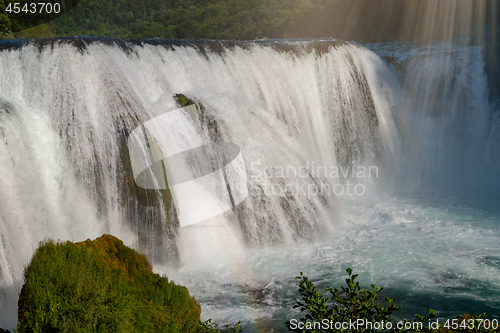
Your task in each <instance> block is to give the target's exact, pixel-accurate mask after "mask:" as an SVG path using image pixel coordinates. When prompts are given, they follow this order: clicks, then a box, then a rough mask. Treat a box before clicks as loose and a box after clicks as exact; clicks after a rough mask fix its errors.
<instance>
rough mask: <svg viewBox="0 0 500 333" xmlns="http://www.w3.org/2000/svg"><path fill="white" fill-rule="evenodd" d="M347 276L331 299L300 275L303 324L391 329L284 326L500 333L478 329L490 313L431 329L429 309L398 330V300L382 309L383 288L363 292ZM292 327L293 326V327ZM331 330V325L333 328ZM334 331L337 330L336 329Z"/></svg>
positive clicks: (463, 317)
mask: <svg viewBox="0 0 500 333" xmlns="http://www.w3.org/2000/svg"><path fill="white" fill-rule="evenodd" d="M346 271H347V274H348V277H347V278H346V279H345V281H346V283H347V287H342V288H341V290H339V289H336V288H335V289H332V288H330V287H328V288H327V289H326V290H327V291H328V292H329V293H330V297H325V296H323V295H322V294H321V292H319V291H317V290H316V286H315V285H314V283H312V282H311V281H310V280H309V279H308V278H307V276H304V275H303V273H302V272H301V273H300V275H299V276H297V277H296V278H295V279H296V280H299V293H300V296H301V298H300V299H299V300H297V299H296V300H295V303H296V305H294V308H300V312H301V313H304V312H305V317H303V318H300V321H301V322H302V323H304V324H305V325H307V324H306V323H314V322H316V323H318V322H322V321H323V320H324V319H327V320H328V323H349V322H356V321H357V320H363V321H364V322H365V323H366V322H371V323H382V322H384V323H386V324H385V326H384V327H385V328H387V327H388V325H387V323H391V325H390V326H389V327H392V329H384V330H377V329H375V327H373V328H368V327H366V326H364V327H361V328H359V329H357V330H356V329H352V328H347V329H345V328H340V329H338V330H337V329H328V330H326V329H323V328H314V325H313V324H311V325H310V328H308V327H307V326H305V329H304V328H302V329H301V328H299V327H297V328H295V326H298V325H292V323H291V322H290V321H287V322H286V323H285V325H286V326H287V328H288V330H289V331H292V332H301V333H306V332H307V333H320V332H326V331H328V332H364V333H369V332H382V331H383V332H398V333H403V332H429V333H431V332H432V333H445V332H468V333H473V332H474V333H480V332H481V333H482V332H500V328H499V329H495V330H493V329H485V328H484V326H483V327H478V323H479V322H480V321H476V320H483V319H485V318H486V317H487V315H488V314H487V313H484V314H481V315H477V316H471V315H468V314H462V315H459V316H458V317H456V318H455V319H454V322H455V323H458V329H454V327H452V325H451V323H452V321H448V322H441V323H439V326H438V327H428V324H429V323H430V322H431V321H430V320H431V319H432V318H435V317H436V316H435V312H436V311H434V310H430V311H429V314H428V315H427V317H425V318H424V316H421V315H419V314H416V315H415V317H416V318H417V320H415V321H409V320H407V319H403V321H402V322H403V324H404V323H409V324H412V325H410V326H408V327H412V330H408V329H404V328H402V329H398V327H397V323H396V322H395V321H393V319H392V317H391V316H392V314H393V313H394V312H396V311H398V310H400V308H399V307H397V306H395V305H394V302H395V300H394V299H390V298H388V297H385V302H386V304H387V305H386V306H382V305H381V304H380V303H379V302H378V299H379V298H380V297H379V293H380V292H381V291H382V290H383V288H382V287H376V286H375V285H373V284H372V285H371V287H372V290H365V289H361V287H360V286H359V282H357V281H356V278H357V277H358V275H357V274H352V269H350V268H348V269H346ZM471 320H472V322H474V323H475V325H476V326H475V327H474V329H468V328H465V326H464V327H462V328H460V326H459V325H460V324H462V325H465V324H467V325H470V323H471ZM415 323H420V324H421V325H420V326H418V325H413V324H415ZM292 326H293V327H292ZM330 327H331V326H330ZM333 328H334V327H333Z"/></svg>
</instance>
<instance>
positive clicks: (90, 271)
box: [18, 235, 201, 332]
mask: <svg viewBox="0 0 500 333" xmlns="http://www.w3.org/2000/svg"><path fill="white" fill-rule="evenodd" d="M18 305H19V308H18V314H19V326H18V331H19V332H196V331H197V327H198V326H197V324H198V321H199V319H200V313H201V309H200V306H199V304H198V303H197V302H196V301H195V300H194V298H192V297H190V296H189V293H188V290H187V288H185V287H182V286H177V285H175V284H174V283H173V282H170V281H168V279H167V278H166V277H161V276H159V275H157V274H154V273H153V272H152V270H151V265H150V263H149V262H148V260H147V258H146V256H144V255H142V254H139V253H138V252H136V251H135V250H133V249H130V248H128V247H126V246H125V245H124V244H123V242H122V241H121V240H119V239H118V238H116V237H114V236H111V235H103V236H101V237H99V238H97V239H95V240H94V241H91V240H90V239H88V240H86V241H84V242H80V243H71V242H66V243H54V242H53V241H46V242H43V243H41V244H40V246H39V248H38V249H37V251H36V252H35V254H34V256H33V258H32V260H31V262H30V264H29V266H28V267H27V268H26V269H25V284H24V286H23V288H22V290H21V295H20V297H19V303H18Z"/></svg>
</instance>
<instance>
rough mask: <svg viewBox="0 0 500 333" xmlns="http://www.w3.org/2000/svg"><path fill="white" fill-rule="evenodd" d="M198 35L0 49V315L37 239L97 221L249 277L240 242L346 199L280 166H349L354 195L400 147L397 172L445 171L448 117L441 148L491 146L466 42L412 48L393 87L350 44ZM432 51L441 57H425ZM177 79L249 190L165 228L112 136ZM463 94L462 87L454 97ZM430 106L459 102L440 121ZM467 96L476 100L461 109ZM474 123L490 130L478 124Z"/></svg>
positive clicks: (291, 232) (84, 231) (263, 241)
mask: <svg viewBox="0 0 500 333" xmlns="http://www.w3.org/2000/svg"><path fill="white" fill-rule="evenodd" d="M103 41H104V42H103ZM208 44H209V46H210V45H211V46H212V47H213V49H212V50H211V48H210V47H207V46H206V45H205V46H204V45H201V46H200V45H197V44H192V45H190V44H185V45H180V46H179V45H177V46H172V45H152V44H148V43H144V44H142V45H132V44H131V45H128V46H127V47H126V48H123V47H118V46H117V45H113V43H112V41H111V42H110V40H106V39H104V40H101V41H97V42H89V43H88V45H87V46H86V47H84V48H81V49H78V48H77V47H75V46H74V45H73V44H72V42H71V41H68V42H61V43H57V42H55V43H53V44H49V45H46V46H45V47H42V48H39V47H37V45H36V44H27V45H24V46H22V47H21V48H13V49H4V50H3V51H2V52H1V53H0V138H1V140H0V151H1V154H0V161H1V163H0V174H1V175H2V179H1V181H0V235H1V245H0V327H13V326H14V325H15V323H16V310H17V306H16V305H17V295H18V292H19V290H20V288H21V286H22V283H23V280H22V273H23V266H24V265H26V264H27V263H28V262H29V259H30V256H31V255H32V253H33V251H34V249H35V248H36V246H37V244H38V242H39V241H41V240H43V239H45V238H52V239H60V240H74V241H80V240H84V239H86V238H95V237H97V236H100V235H101V234H103V233H111V234H113V235H116V236H117V237H119V238H121V239H123V240H124V242H125V243H126V244H127V245H130V246H133V247H135V248H138V249H139V250H141V251H144V252H145V253H147V255H148V256H149V258H150V259H151V260H152V261H153V263H154V264H155V268H157V269H159V270H163V269H166V270H167V271H171V268H164V266H169V265H170V267H171V266H172V265H171V264H172V261H174V262H180V265H181V266H182V267H191V268H192V267H198V266H200V265H207V262H208V265H211V267H215V266H217V265H218V264H220V263H221V262H226V263H229V265H230V266H234V267H236V266H237V267H239V268H238V270H239V274H238V278H237V279H236V280H237V282H238V283H240V284H242V285H247V286H252V276H253V275H255V274H256V273H255V272H250V270H249V269H248V267H246V268H244V266H245V263H244V262H245V261H244V260H245V259H244V257H245V249H246V248H258V247H264V248H266V247H269V246H271V245H290V244H306V243H308V242H311V241H318V240H323V241H325V240H328V239H331V238H332V237H335V236H336V235H337V234H338V233H339V232H340V230H341V229H342V228H341V226H340V225H338V221H339V220H342V218H340V217H339V216H340V215H342V214H341V212H342V210H345V206H343V205H341V204H340V201H341V200H339V198H338V196H337V195H335V193H331V192H327V193H315V194H314V195H311V193H309V192H304V191H301V190H298V189H297V188H294V187H288V188H287V187H286V185H288V184H294V182H295V180H296V179H295V178H297V177H296V176H294V175H290V174H285V175H279V174H278V173H279V168H280V167H289V168H290V169H291V170H301V168H302V170H303V169H304V168H305V169H306V170H308V172H307V173H306V175H305V176H304V177H300V178H301V179H300V185H305V188H308V186H311V185H316V186H317V185H318V184H328V185H329V186H330V188H332V187H333V186H334V185H335V184H340V185H345V184H347V182H349V181H355V182H358V183H363V184H364V185H365V186H367V188H368V189H375V187H374V186H375V185H378V186H377V187H376V191H375V190H373V191H371V192H370V191H368V193H367V194H366V196H367V197H369V195H370V194H372V195H373V196H374V197H379V196H380V193H382V192H383V187H382V186H380V185H381V183H382V182H384V184H385V183H386V182H391V181H392V180H393V178H392V176H393V174H395V173H396V171H397V170H400V169H402V166H404V164H403V162H402V161H401V157H402V156H403V157H404V159H407V158H408V159H409V160H410V161H411V163H409V166H410V167H407V170H413V171H410V172H413V173H414V175H412V176H411V177H410V179H411V180H410V181H409V183H410V184H412V186H413V184H415V183H416V182H420V180H421V178H422V176H421V174H420V171H421V170H420V168H424V167H425V168H428V165H429V164H432V163H444V164H445V167H443V168H441V169H439V173H440V174H442V173H445V172H446V171H447V170H449V167H450V164H451V163H454V162H455V161H456V160H457V158H459V157H460V156H461V153H460V152H459V151H457V150H453V151H451V153H450V154H451V155H450V156H451V157H449V158H447V157H446V156H445V160H444V162H443V161H442V159H439V158H437V157H436V155H442V154H441V151H440V150H442V149H445V150H446V149H447V148H446V147H448V146H449V145H450V143H449V142H447V141H446V140H447V139H450V140H455V139H454V137H453V136H452V137H449V135H452V133H453V132H454V131H459V132H460V135H458V136H457V137H458V138H459V140H460V141H459V142H457V143H456V145H452V147H453V149H455V148H459V147H464V148H465V150H466V152H464V154H476V153H478V152H477V151H476V150H474V147H476V146H477V145H478V144H480V143H481V142H486V141H487V140H490V150H491V151H495V152H497V151H498V145H497V144H496V143H494V140H498V139H495V138H497V137H498V127H499V126H498V120H497V122H496V124H497V125H494V126H491V125H490V124H491V122H490V121H489V118H488V117H489V115H488V116H487V115H486V111H484V110H488V111H487V112H489V107H487V106H486V105H485V103H486V102H485V101H487V96H485V92H486V91H487V87H486V86H485V85H486V81H485V80H484V73H483V72H481V68H480V64H481V59H476V58H474V57H479V54H480V53H479V51H478V50H475V51H474V49H473V51H472V52H471V54H472V57H473V58H474V60H473V61H469V60H467V61H464V62H460V61H455V62H454V61H449V59H448V58H446V57H451V58H453V59H455V60H457V59H456V57H457V56H456V54H458V57H459V56H460V54H462V55H463V54H468V53H467V50H465V51H464V50H462V51H463V52H462V53H460V52H458V53H456V54H453V55H452V56H449V55H447V54H445V55H435V56H433V55H431V56H428V57H427V58H425V57H423V59H424V60H423V61H422V60H421V59H420V60H419V58H418V57H416V58H412V60H410V62H409V65H408V66H409V67H408V74H407V78H409V77H411V78H412V82H413V85H408V84H407V85H406V87H405V89H406V91H407V95H409V96H410V99H408V100H406V99H405V96H404V94H405V93H404V90H403V89H402V88H401V87H400V86H401V83H400V81H398V80H399V79H398V77H397V76H398V75H397V73H395V71H393V70H392V69H390V68H389V67H388V66H387V65H386V64H385V63H384V62H383V60H382V59H381V58H379V57H378V56H377V55H376V54H375V53H373V52H372V51H369V50H367V49H365V48H363V47H361V46H358V45H355V44H348V43H339V42H334V41H330V42H326V43H323V44H321V43H320V44H321V45H322V46H321V45H320V46H321V47H317V48H315V47H313V46H312V45H314V44H311V43H307V42H302V43H290V44H286V43H284V44H277V45H276V46H273V44H267V45H265V44H264V45H259V44H253V43H249V44H246V43H242V44H236V45H232V44H231V45H229V44H228V45H224V44H219V43H217V42H212V44H210V43H208ZM327 46H328V47H327ZM433 57H437V58H438V60H435V58H433ZM439 57H445V58H446V61H445V60H443V59H442V58H439ZM426 59H429V60H426ZM433 59H434V60H433ZM433 61H435V62H436V64H435V65H433ZM441 63H443V64H444V63H446V64H448V67H446V68H438V67H439V64H441ZM471 63H472V65H471ZM461 65H462V67H460V66H461ZM426 66H427V67H432V70H428V69H427V67H426ZM433 66H434V67H433ZM436 67H437V68H436ZM424 73H433V74H432V75H434V76H431V77H429V76H425V75H424ZM469 77H470V79H468V78H469ZM446 78H449V79H446ZM453 80H455V81H457V80H462V81H461V83H460V84H462V86H460V85H459V84H458V83H456V82H454V81H453ZM408 82H409V81H408ZM427 82H434V83H433V85H434V86H432V87H428V86H429V84H427ZM471 86H474V87H475V90H470V87H471ZM439 87H442V91H443V92H441V93H439V91H441V90H439V89H441V88H439ZM457 87H459V88H457ZM460 87H461V88H462V90H460ZM434 91H436V93H437V96H436V95H434V94H433V92H434ZM177 93H182V94H184V95H186V96H188V97H189V98H192V99H193V100H194V101H195V102H197V103H199V104H201V105H203V109H202V112H201V113H200V114H199V117H200V120H201V126H202V128H203V131H204V134H205V136H206V137H207V138H212V139H216V140H221V141H227V142H233V143H235V144H237V145H238V146H239V147H240V148H241V151H242V154H243V157H244V159H245V167H246V170H247V176H248V180H249V183H248V189H249V193H250V196H249V197H248V198H247V200H246V201H245V202H244V204H243V205H241V206H240V207H239V208H238V209H237V210H236V211H235V212H230V213H229V214H226V215H224V216H220V217H219V218H218V219H220V220H222V222H220V223H219V224H222V226H220V225H219V226H218V227H217V228H208V229H207V228H201V227H200V228H180V230H179V228H176V227H175V216H174V215H175V213H173V210H172V209H170V208H169V207H168V202H166V201H165V200H163V201H162V200H156V201H154V200H153V201H154V202H153V204H152V205H151V206H152V207H145V206H144V205H141V203H139V201H140V196H141V194H139V190H138V189H137V188H135V190H134V185H133V184H130V182H129V178H130V177H129V176H130V175H129V174H128V173H130V170H128V169H127V163H128V162H126V161H124V160H125V159H127V158H128V155H126V153H124V152H126V150H127V149H126V143H125V142H126V139H127V135H128V134H129V133H130V132H131V131H132V130H133V129H134V128H136V127H137V126H138V125H139V124H141V123H144V122H146V121H147V120H149V119H151V118H153V117H155V116H157V115H158V114H159V113H161V112H166V111H169V110H173V109H176V108H177V107H178V106H177V105H176V102H175V99H174V95H175V94H177ZM463 94H467V95H466V97H465V100H464V99H458V100H457V97H460V96H462V95H463ZM412 96H413V97H415V96H416V99H411V98H412ZM441 97H442V98H441ZM405 101H409V102H408V103H407V102H405ZM455 102H456V103H458V104H456V103H455ZM450 103H451V104H450ZM453 103H455V104H453ZM443 108H447V109H453V110H458V111H457V113H453V114H452V115H451V117H452V121H449V120H447V118H446V116H447V115H448V114H447V113H444V114H441V113H440V110H441V109H443ZM471 108H472V109H474V110H478V111H480V112H479V115H478V114H476V113H474V115H470V114H469V113H467V112H468V110H469V109H471ZM483 111H484V112H483ZM429 122H430V123H431V125H429ZM414 124H416V125H415V126H414V127H412V126H413V125H414ZM462 124H468V125H473V127H471V128H469V129H470V130H469V129H468V130H466V131H465V133H466V134H464V132H463V131H460V128H457V126H458V125H460V126H461V125H462ZM443 126H444V130H443V132H439V131H440V130H441V127H443ZM495 126H496V127H495ZM429 128H434V129H435V130H436V131H438V133H435V135H436V136H432V135H431V134H432V133H429V132H427V131H428V129H429ZM495 128H496V130H495ZM438 129H439V130H438ZM450 133H451V134H450ZM487 133H493V134H491V135H489V139H488V134H487ZM495 133H496V134H495ZM468 140H473V141H468ZM481 140H482V141H481ZM433 142H438V143H439V144H438V145H435V146H432V143H433ZM464 144H465V146H464ZM430 146H432V149H431V151H430V152H429V156H427V155H426V157H425V158H422V157H421V155H422V154H423V152H425V151H428V150H429V147H430ZM485 146H486V144H485ZM415 147H418V148H415ZM433 149H437V151H434V150H433ZM402 151H403V152H402ZM480 153H481V154H483V153H484V152H480ZM408 156H409V157H408ZM488 156H490V163H493V165H494V163H497V162H495V161H498V157H491V156H498V155H493V154H490V155H488ZM483 157H484V156H483ZM495 158H496V160H495ZM416 161H422V162H421V164H415V163H416ZM436 161H437V162H436ZM314 166H316V169H315V167H314ZM332 166H333V167H337V168H343V169H341V170H350V171H352V170H353V168H356V167H369V166H376V167H377V170H378V172H379V173H380V174H378V173H377V177H376V178H377V179H373V178H363V177H356V175H353V174H351V173H350V171H349V172H348V173H347V174H346V175H342V172H340V176H338V177H325V176H324V175H323V174H318V173H316V174H315V173H314V172H311V169H312V170H319V167H328V168H330V167H332ZM412 166H417V170H414V169H412ZM266 167H267V168H266ZM493 169H494V168H493ZM328 170H330V169H328ZM356 170H357V169H356ZM265 172H267V173H265ZM436 174H437V173H436ZM436 174H432V175H436ZM427 177H430V176H427ZM374 183H378V184H374ZM297 184H298V183H297ZM283 188H284V189H285V190H284V191H282V190H283ZM269 189H271V190H272V189H278V190H280V191H282V192H280V193H279V194H280V195H274V194H273V193H271V194H269ZM134 191H135V192H134ZM344 196H346V195H345V194H344ZM347 199H350V197H349V196H347ZM142 203H143V202H142ZM342 207H344V208H342ZM370 214H371V213H370ZM219 227H220V228H219ZM173 229H175V230H174V231H172V230H173ZM174 235H175V236H174ZM172 258H173V259H172ZM172 274H177V276H179V274H180V273H178V272H177V273H172ZM188 287H189V286H188ZM250 289H251V288H250Z"/></svg>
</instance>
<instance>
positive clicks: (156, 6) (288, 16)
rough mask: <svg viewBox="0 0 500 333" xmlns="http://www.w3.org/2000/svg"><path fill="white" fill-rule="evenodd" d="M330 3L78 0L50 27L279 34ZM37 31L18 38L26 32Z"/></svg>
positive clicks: (160, 33)
mask: <svg viewBox="0 0 500 333" xmlns="http://www.w3.org/2000/svg"><path fill="white" fill-rule="evenodd" d="M0 1H11V0H0ZM66 1H68V0H66ZM332 3H333V0H166V1H161V0H140V1H137V0H100V1H97V0H80V2H79V3H78V5H77V6H76V7H75V8H74V9H73V10H71V11H68V13H67V14H66V15H63V16H61V17H59V18H57V19H55V20H54V21H52V23H53V30H52V31H53V33H54V34H56V35H106V36H110V37H120V38H179V39H192V38H205V39H231V40H242V39H255V38H260V37H264V36H268V37H270V36H275V37H279V36H280V34H281V32H282V31H284V30H286V29H287V27H289V26H291V25H297V24H298V23H299V22H300V21H303V20H306V19H308V18H309V17H310V16H311V15H313V14H315V13H320V12H321V10H322V9H323V8H324V7H325V6H328V5H331V4H332ZM35 30H36V29H35ZM35 30H33V31H25V32H23V33H21V34H18V37H30V36H31V35H32V34H34V33H36V32H35ZM15 31H18V30H15Z"/></svg>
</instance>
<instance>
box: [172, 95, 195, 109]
mask: <svg viewBox="0 0 500 333" xmlns="http://www.w3.org/2000/svg"><path fill="white" fill-rule="evenodd" d="M174 97H175V101H176V102H177V104H179V106H180V107H182V108H183V107H186V106H189V105H193V104H194V105H196V103H195V102H193V100H192V99H190V98H188V97H186V96H185V95H183V94H175V95H174ZM196 107H198V105H196Z"/></svg>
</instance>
